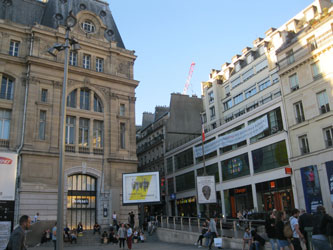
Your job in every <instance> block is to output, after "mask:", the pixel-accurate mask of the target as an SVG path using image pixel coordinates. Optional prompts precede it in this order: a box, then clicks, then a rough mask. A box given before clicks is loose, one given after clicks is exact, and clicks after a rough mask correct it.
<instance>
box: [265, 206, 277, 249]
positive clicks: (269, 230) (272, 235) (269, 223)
mask: <svg viewBox="0 0 333 250" xmlns="http://www.w3.org/2000/svg"><path fill="white" fill-rule="evenodd" d="M265 229H266V234H267V237H268V239H269V242H270V243H271V246H272V250H275V249H276V250H278V248H277V239H276V232H275V213H274V212H273V211H272V212H270V213H269V214H268V216H267V218H266V220H265Z"/></svg>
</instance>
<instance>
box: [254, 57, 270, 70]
mask: <svg viewBox="0 0 333 250" xmlns="http://www.w3.org/2000/svg"><path fill="white" fill-rule="evenodd" d="M267 67H268V62H267V59H265V60H263V61H261V62H260V63H258V64H256V66H255V68H256V72H257V73H258V72H260V71H262V70H264V69H265V68H267Z"/></svg>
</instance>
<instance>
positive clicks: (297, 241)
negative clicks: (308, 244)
mask: <svg viewBox="0 0 333 250" xmlns="http://www.w3.org/2000/svg"><path fill="white" fill-rule="evenodd" d="M298 216H299V210H298V209H297V208H295V209H293V210H292V211H291V217H290V218H289V221H290V226H291V229H292V230H293V238H292V239H291V243H292V244H293V246H294V249H295V250H302V247H301V241H304V235H303V234H302V233H301V231H300V230H299V224H298Z"/></svg>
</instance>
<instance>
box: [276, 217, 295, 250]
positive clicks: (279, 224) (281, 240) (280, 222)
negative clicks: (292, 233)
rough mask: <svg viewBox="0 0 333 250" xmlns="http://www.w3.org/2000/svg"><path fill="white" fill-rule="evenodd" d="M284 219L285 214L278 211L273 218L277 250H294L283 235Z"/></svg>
mask: <svg viewBox="0 0 333 250" xmlns="http://www.w3.org/2000/svg"><path fill="white" fill-rule="evenodd" d="M285 219H286V216H285V213H284V212H281V211H278V212H277V213H276V216H275V235H276V238H277V242H278V246H279V250H285V247H288V248H289V249H290V250H294V247H293V245H292V244H291V242H290V239H288V238H287V237H286V236H285V235H284V227H285V223H284V220H285Z"/></svg>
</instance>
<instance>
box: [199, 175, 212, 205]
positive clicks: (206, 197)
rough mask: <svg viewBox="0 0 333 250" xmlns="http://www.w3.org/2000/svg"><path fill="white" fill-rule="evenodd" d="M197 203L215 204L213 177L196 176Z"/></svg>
mask: <svg viewBox="0 0 333 250" xmlns="http://www.w3.org/2000/svg"><path fill="white" fill-rule="evenodd" d="M197 194H198V203H199V204H207V203H216V190H215V176H214V175H211V176H197Z"/></svg>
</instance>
